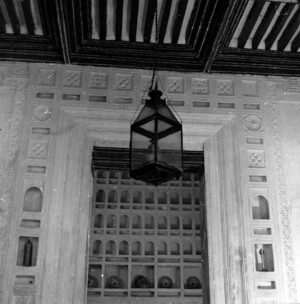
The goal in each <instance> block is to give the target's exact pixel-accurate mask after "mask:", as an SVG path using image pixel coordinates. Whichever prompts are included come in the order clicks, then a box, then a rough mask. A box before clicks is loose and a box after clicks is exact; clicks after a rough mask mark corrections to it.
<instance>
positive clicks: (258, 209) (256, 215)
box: [252, 195, 270, 220]
mask: <svg viewBox="0 0 300 304" xmlns="http://www.w3.org/2000/svg"><path fill="white" fill-rule="evenodd" d="M252 215H253V219H254V220H268V219H270V213H269V203H268V200H267V199H266V198H265V197H264V196H263V195H256V196H254V197H253V198H252Z"/></svg>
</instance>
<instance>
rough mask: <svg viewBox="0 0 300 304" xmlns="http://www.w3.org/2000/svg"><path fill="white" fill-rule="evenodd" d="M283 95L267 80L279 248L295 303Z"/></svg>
mask: <svg viewBox="0 0 300 304" xmlns="http://www.w3.org/2000/svg"><path fill="white" fill-rule="evenodd" d="M282 96H283V83H282V82H275V81H274V82H269V83H268V91H267V96H266V100H265V104H266V106H267V107H269V108H270V112H271V117H270V126H271V132H272V144H273V157H274V160H275V173H276V181H275V182H276V184H277V187H276V192H277V197H278V202H279V216H280V227H281V233H282V237H281V240H282V241H281V242H282V246H281V250H282V252H283V258H284V266H285V274H286V279H287V280H286V281H287V282H286V284H287V292H288V299H289V301H290V303H296V299H297V290H296V275H295V261H294V255H293V246H292V230H291V209H292V206H291V202H290V201H289V200H288V194H287V185H286V177H285V174H284V167H283V166H284V158H283V154H282V140H281V135H280V128H281V127H280V119H279V103H280V101H281V99H283V98H282Z"/></svg>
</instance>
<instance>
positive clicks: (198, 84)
mask: <svg viewBox="0 0 300 304" xmlns="http://www.w3.org/2000/svg"><path fill="white" fill-rule="evenodd" d="M192 92H193V94H203V95H207V94H209V82H208V79H205V78H192Z"/></svg>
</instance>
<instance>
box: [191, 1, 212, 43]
mask: <svg viewBox="0 0 300 304" xmlns="http://www.w3.org/2000/svg"><path fill="white" fill-rule="evenodd" d="M207 1H208V0H199V1H198V2H196V3H195V8H196V4H198V6H197V9H196V13H195V16H193V19H192V16H191V22H190V23H189V25H188V28H187V34H186V41H187V42H188V43H189V44H194V42H195V39H196V36H197V33H198V29H199V26H200V24H201V22H202V18H203V14H204V10H205V6H206V4H207Z"/></svg>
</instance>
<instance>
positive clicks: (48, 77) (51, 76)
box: [38, 69, 56, 86]
mask: <svg viewBox="0 0 300 304" xmlns="http://www.w3.org/2000/svg"><path fill="white" fill-rule="evenodd" d="M55 82H56V71H55V70H49V69H40V72H39V75H38V84H39V85H41V86H54V85H55Z"/></svg>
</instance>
